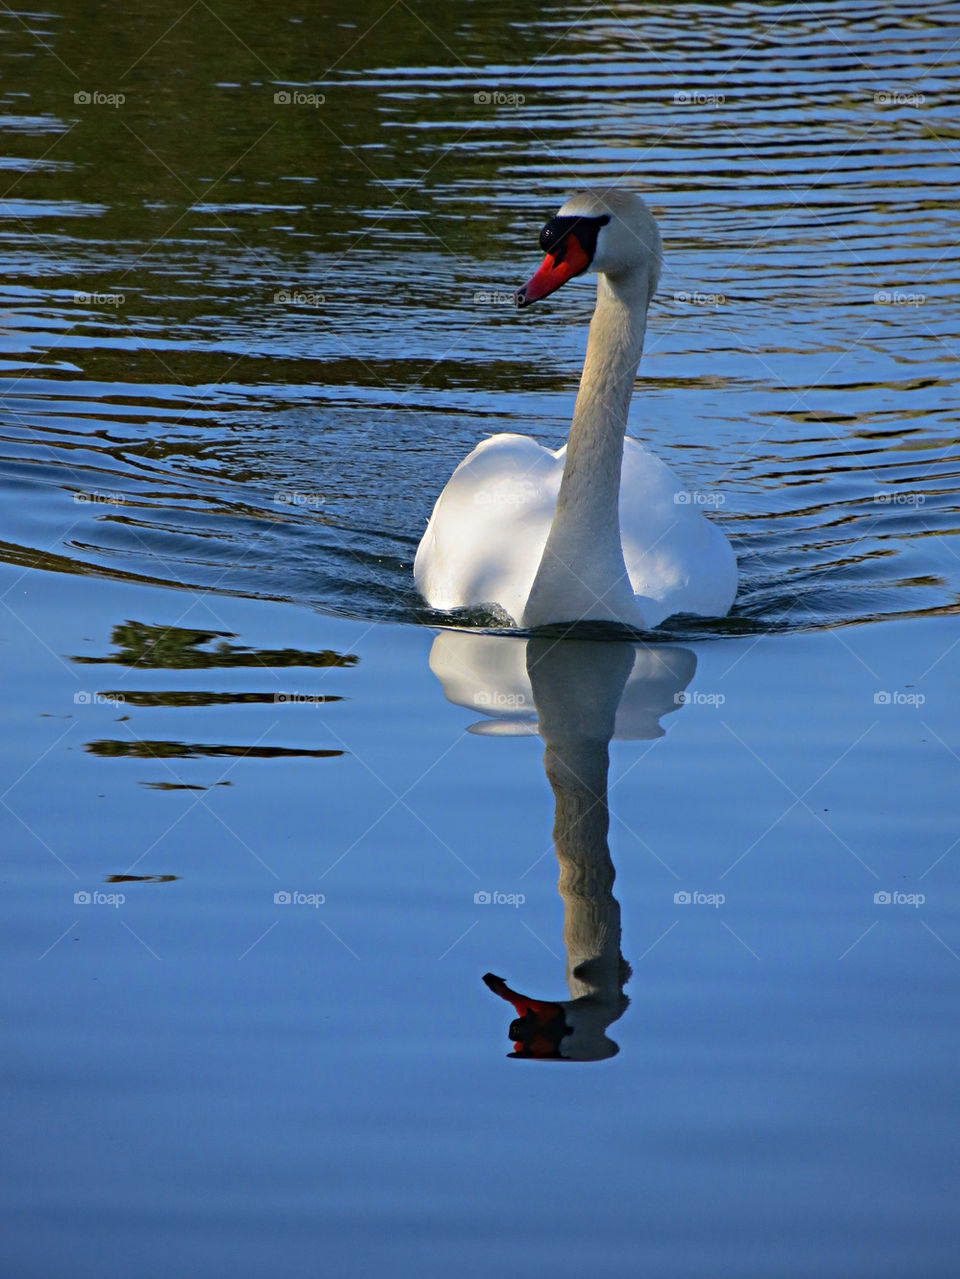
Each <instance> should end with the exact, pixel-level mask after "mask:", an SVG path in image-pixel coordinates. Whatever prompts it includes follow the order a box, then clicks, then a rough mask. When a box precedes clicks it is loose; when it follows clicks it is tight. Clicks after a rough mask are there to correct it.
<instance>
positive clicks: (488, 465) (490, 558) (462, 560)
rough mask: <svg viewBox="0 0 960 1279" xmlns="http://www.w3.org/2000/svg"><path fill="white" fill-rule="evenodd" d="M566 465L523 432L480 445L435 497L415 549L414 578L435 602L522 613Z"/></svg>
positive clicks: (445, 607)
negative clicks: (419, 541) (491, 607)
mask: <svg viewBox="0 0 960 1279" xmlns="http://www.w3.org/2000/svg"><path fill="white" fill-rule="evenodd" d="M562 471H563V460H562V456H561V457H558V455H557V454H555V453H551V452H550V451H549V450H548V449H545V448H542V447H541V446H540V445H539V444H537V443H536V441H534V440H531V439H529V438H528V437H527V436H525V435H493V436H491V437H490V438H489V439H486V440H484V441H483V442H482V443H481V444H478V445H477V447H476V448H475V449H474V450H473V452H472V453H471V454H470V456H469V457H467V458H465V459H464V460H463V461H462V462H461V463H460V465H459V466H458V467H457V469H456V470H455V471H454V473H453V475H452V476H451V477H450V480H449V481H448V483H447V485H446V487H445V488H444V490H443V492H442V493H441V494H440V496H439V498H438V499H437V504H436V506H435V507H434V508H433V514H432V515H431V516H430V521H429V523H428V525H427V531H426V532H425V533H424V535H423V540H422V541H421V543H420V546H419V549H418V550H417V557H416V560H415V562H414V568H413V572H414V579H415V581H416V584H417V587H418V589H419V590H420V592H421V594H422V595H423V596H424V598H425V599H426V601H427V603H428V604H430V605H431V607H433V608H436V609H442V610H445V611H446V610H449V609H455V608H469V607H478V606H482V605H488V606H489V605H499V607H500V608H502V609H503V610H504V611H505V612H506V613H508V614H509V615H510V617H512V618H513V619H514V620H515V621H516V620H518V619H519V618H520V616H521V614H522V613H523V608H524V605H525V604H526V601H527V596H528V595H529V594H530V587H531V585H532V584H533V578H534V575H535V573H536V571H537V568H538V566H539V564H540V558H541V556H542V555H543V548H544V545H545V543H546V540H547V534H548V532H549V531H550V521H551V520H552V518H553V511H554V507H555V505H556V500H557V490H558V488H559V487H560V477H561V474H562Z"/></svg>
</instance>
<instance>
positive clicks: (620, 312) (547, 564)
mask: <svg viewBox="0 0 960 1279" xmlns="http://www.w3.org/2000/svg"><path fill="white" fill-rule="evenodd" d="M540 243H541V246H542V247H543V248H544V249H545V250H546V251H547V257H546V258H545V259H544V262H543V264H542V266H541V267H540V269H539V270H538V271H537V272H536V273H535V274H534V275H533V276H532V277H531V279H530V280H529V281H528V282H527V284H526V285H524V287H523V288H522V289H520V290H519V292H518V293H517V305H518V306H521V307H524V306H529V305H530V303H532V302H536V301H537V300H538V299H539V298H544V297H546V296H547V295H548V294H550V293H552V292H554V290H555V289H558V288H559V287H560V285H561V284H563V283H565V282H566V281H567V280H569V279H572V278H573V277H574V276H575V275H580V274H581V273H582V272H584V271H586V270H588V269H592V270H594V271H596V272H597V273H598V279H597V305H596V309H595V311H594V313H593V319H592V320H591V322H590V337H589V341H588V343H587V356H586V360H585V362H584V366H583V374H582V376H581V379H580V390H579V392H578V393H577V402H576V407H575V409H574V413H573V423H572V425H571V427H570V436H569V439H568V441H567V444H566V445H565V446H564V448H561V449H558V450H557V451H556V452H555V453H554V452H551V451H550V450H549V449H545V448H542V447H541V446H540V445H539V444H537V443H536V442H535V441H534V440H531V439H529V438H527V437H526V436H523V435H494V436H492V437H490V438H489V439H486V440H484V441H483V442H482V443H481V444H478V445H477V447H476V448H475V449H474V450H473V452H472V453H471V454H470V456H469V457H468V458H466V459H465V460H464V461H463V462H461V463H460V465H459V466H458V467H457V469H456V471H454V473H453V475H452V476H451V478H450V480H449V482H448V483H447V486H446V487H445V488H444V490H443V492H442V493H441V494H440V496H439V498H438V499H437V503H436V506H435V507H434V509H433V514H432V515H431V517H430V520H429V523H428V524H427V529H426V532H425V533H424V535H423V539H422V541H421V542H420V546H419V547H418V549H417V556H416V560H415V561H414V567H413V572H414V579H415V581H416V584H417V587H418V589H419V590H420V592H421V594H422V595H423V596H424V598H425V599H426V601H427V603H428V604H430V605H431V607H433V608H435V609H440V610H443V611H449V610H451V609H457V608H465V607H476V606H486V607H494V608H498V609H500V610H502V611H503V612H504V613H506V614H507V615H508V617H509V618H510V619H511V621H512V622H514V623H515V624H518V625H521V626H542V625H546V624H548V623H552V622H575V621H579V620H599V621H608V622H621V623H624V624H626V625H628V626H632V627H638V628H642V629H646V628H649V627H653V626H657V625H659V623H660V622H662V621H663V620H664V619H665V618H667V617H670V616H672V615H673V614H675V613H700V614H704V615H708V616H712V617H720V616H723V615H724V614H725V613H727V612H728V611H729V609H730V606H731V604H732V603H733V599H734V596H735V594H736V589H737V565H736V559H735V558H734V554H733V550H732V549H731V547H730V543H729V542H728V541H727V539H726V537H725V536H724V535H723V533H722V532H721V531H720V529H719V528H717V527H716V526H715V525H713V524H711V523H710V522H709V521H708V520H707V519H706V517H705V516H704V515H703V513H702V512H701V510H700V509H699V507H698V505H697V503H696V501H695V500H693V501H691V494H690V493H689V492H688V491H687V489H686V486H685V485H683V484H682V483H681V482H680V481H679V480H678V479H677V477H676V476H675V475H674V474H673V473H672V472H671V471H670V469H669V468H668V467H667V466H665V465H664V463H663V462H661V461H660V460H659V459H658V458H656V457H654V455H653V454H652V453H649V452H648V451H647V449H646V448H645V447H644V446H643V445H642V444H641V443H639V441H637V440H633V439H626V440H625V439H624V435H625V432H626V427H627V411H628V409H629V406H630V397H631V395H632V393H633V383H634V379H635V377H636V372H637V365H638V364H639V362H640V355H641V353H642V350H643V336H644V330H645V328H646V320H647V309H648V307H649V305H650V299H651V297H652V296H653V293H654V290H655V289H656V287H657V280H658V278H659V274H660V257H661V254H660V234H659V232H658V230H657V224H656V222H655V221H654V219H653V216H652V215H651V213H650V212H649V210H648V209H647V206H646V205H645V204H644V202H643V200H641V199H640V197H639V196H638V195H634V194H633V193H632V192H630V191H624V190H620V189H618V188H608V189H603V190H590V191H583V192H580V193H579V194H578V195H575V196H573V197H572V198H571V199H569V200H567V202H566V203H565V204H564V205H563V207H562V208H561V209H560V211H559V213H558V214H557V216H556V217H555V218H552V219H551V220H550V221H549V222H548V223H547V225H546V226H545V227H544V228H543V230H542V232H541V233H540Z"/></svg>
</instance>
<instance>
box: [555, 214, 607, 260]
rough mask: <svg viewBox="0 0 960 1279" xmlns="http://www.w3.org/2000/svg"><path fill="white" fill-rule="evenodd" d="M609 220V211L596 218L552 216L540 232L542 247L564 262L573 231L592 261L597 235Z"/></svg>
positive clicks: (595, 249)
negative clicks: (567, 244)
mask: <svg viewBox="0 0 960 1279" xmlns="http://www.w3.org/2000/svg"><path fill="white" fill-rule="evenodd" d="M609 221H610V214H609V213H603V214H601V215H600V216H599V217H596V218H573V217H570V218H563V217H556V218H551V219H550V221H549V222H548V223H547V225H546V226H545V227H544V228H543V230H542V231H541V232H540V247H541V249H543V251H544V253H552V254H553V256H554V261H556V262H562V261H563V257H564V254H565V253H566V251H567V248H566V239H567V236H568V235H570V233H571V232H573V233H574V234H575V235H576V237H577V240H578V241H579V243H580V247H581V248H582V249H583V251H584V253H585V254H586V255H587V258H588V260H590V261H592V260H593V255H594V253H596V251H597V236H598V235H599V234H600V228H601V227H602V226H606V225H607V223H608V222H609Z"/></svg>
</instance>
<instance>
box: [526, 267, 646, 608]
mask: <svg viewBox="0 0 960 1279" xmlns="http://www.w3.org/2000/svg"><path fill="white" fill-rule="evenodd" d="M650 284H651V282H650V279H649V277H648V275H647V273H646V272H645V271H640V270H637V271H635V272H631V273H629V274H625V275H623V276H619V277H617V278H616V279H612V278H610V277H608V276H606V275H600V276H599V277H598V282H597V305H596V309H595V311H594V313H593V319H592V320H591V321H590V337H589V340H588V342H587V356H586V360H585V361H584V365H583V374H582V376H581V378H580V390H579V391H578V393H577V403H576V407H575V409H574V413H573V423H572V425H571V427H570V437H569V440H568V441H567V455H566V460H565V463H564V468H563V479H562V480H561V482H560V492H559V494H558V496H557V506H556V510H555V513H554V517H553V523H552V525H551V528H550V533H549V536H548V538H547V543H546V547H545V549H544V552H543V557H542V559H541V561H540V567H539V568H538V570H537V574H536V577H535V578H534V582H533V586H532V588H531V591H530V596H529V598H528V601H527V606H526V609H525V611H524V616H523V624H524V625H526V626H537V625H541V624H543V623H544V622H548V621H557V620H560V619H562V620H565V621H567V620H568V621H575V620H578V619H580V618H597V619H607V620H618V619H619V620H623V619H624V616H625V612H626V613H627V614H629V612H630V605H631V604H632V602H633V590H632V588H631V586H630V580H629V578H628V577H627V571H626V566H625V565H624V561H623V549H622V547H621V543H620V509H619V501H620V471H621V466H622V462H623V437H624V434H625V432H626V429H627V412H628V410H629V407H630V397H631V395H632V394H633V384H634V380H635V378H636V374H637V365H638V364H639V363H640V356H641V354H642V352H643V337H644V332H645V329H646V320H647V308H648V306H649V302H650ZM558 610H559V611H558Z"/></svg>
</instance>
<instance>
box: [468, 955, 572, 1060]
mask: <svg viewBox="0 0 960 1279" xmlns="http://www.w3.org/2000/svg"><path fill="white" fill-rule="evenodd" d="M483 981H484V985H485V986H487V987H488V988H489V989H490V990H492V991H493V993H494V994H495V995H499V996H500V998H501V999H505V1000H506V1001H507V1003H509V1004H513V1006H514V1008H515V1009H516V1010H517V1012H518V1014H519V1016H518V1017H516V1018H515V1020H514V1021H512V1022H511V1023H510V1029H509V1031H508V1032H507V1033H508V1034H509V1036H510V1038H511V1039H512V1040H513V1041H514V1042H513V1052H512V1053H510V1054H509V1055H510V1056H511V1057H538V1058H540V1059H541V1060H543V1059H544V1058H554V1059H556V1060H558V1061H563V1060H565V1059H564V1058H563V1057H562V1055H561V1053H560V1040H561V1039H562V1038H563V1037H564V1035H568V1034H569V1033H570V1027H569V1026H568V1025H567V1022H566V1018H565V1017H564V1013H563V1004H559V1003H555V1002H553V1001H552V1000H546V999H529V998H528V997H527V996H526V995H521V994H520V993H519V992H518V991H516V990H511V989H510V987H509V986H508V985H507V983H506V982H505V981H504V980H503V978H502V977H495V976H494V975H493V973H486V974H485V975H484V978H483Z"/></svg>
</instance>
